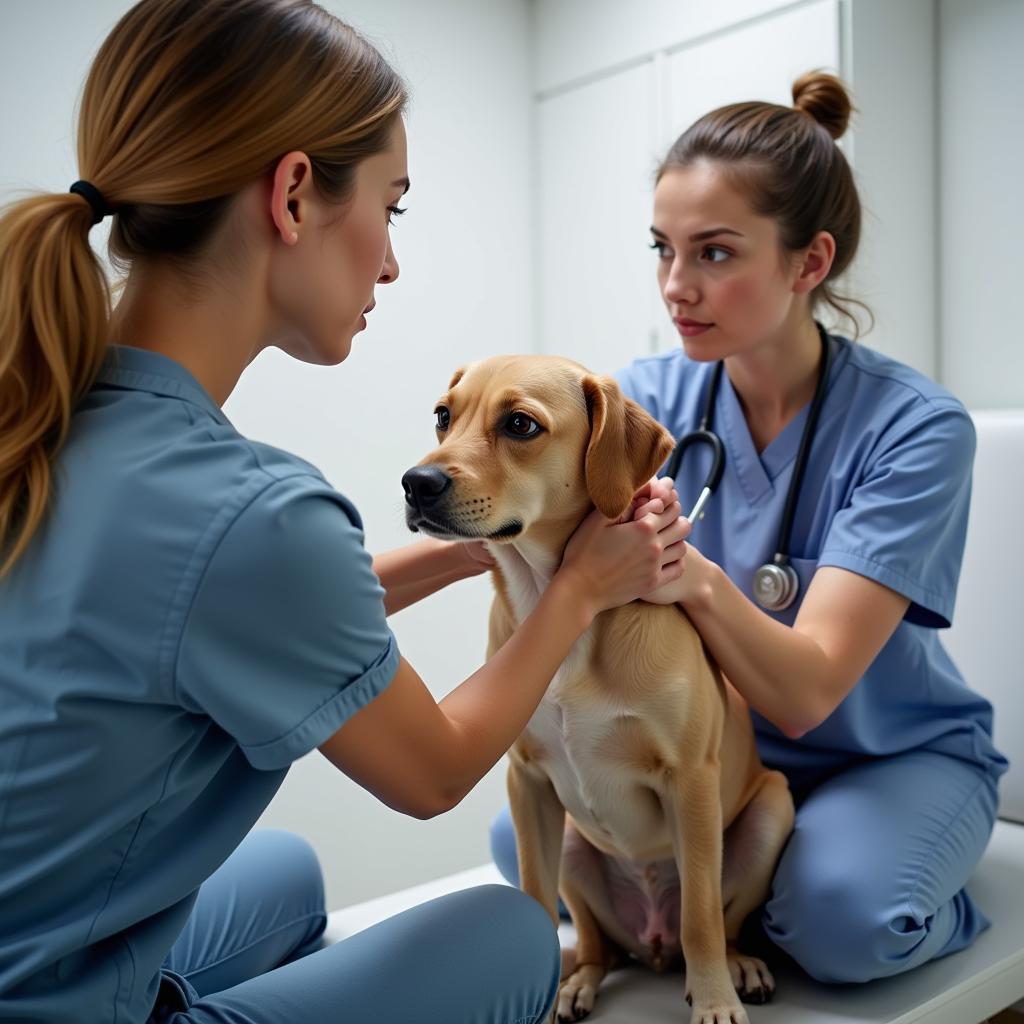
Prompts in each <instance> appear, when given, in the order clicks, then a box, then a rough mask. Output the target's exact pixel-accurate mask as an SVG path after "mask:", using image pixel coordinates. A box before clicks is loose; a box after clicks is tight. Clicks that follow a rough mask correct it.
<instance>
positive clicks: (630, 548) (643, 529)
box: [320, 502, 689, 818]
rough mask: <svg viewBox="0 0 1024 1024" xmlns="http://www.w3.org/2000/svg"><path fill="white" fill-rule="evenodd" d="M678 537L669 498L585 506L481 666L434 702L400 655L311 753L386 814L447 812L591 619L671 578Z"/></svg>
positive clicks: (510, 737) (524, 715)
mask: <svg viewBox="0 0 1024 1024" xmlns="http://www.w3.org/2000/svg"><path fill="white" fill-rule="evenodd" d="M688 532H689V524H688V523H687V522H686V520H685V519H680V518H679V505H678V502H674V503H673V504H672V505H671V506H670V507H669V509H668V510H666V511H664V512H661V513H660V514H659V515H650V516H647V517H645V518H644V519H641V520H638V521H636V522H631V523H622V524H614V523H609V522H608V521H607V520H605V519H604V518H603V517H602V516H600V514H599V513H596V512H595V513H592V514H591V515H590V516H588V518H587V519H585V520H584V522H583V524H582V525H581V526H580V527H579V529H578V530H577V531H576V533H575V534H574V535H573V537H572V539H571V540H570V542H569V545H568V546H567V547H566V550H565V556H564V558H563V560H562V567H561V568H560V569H559V570H558V572H557V573H556V574H555V576H554V578H553V579H552V581H551V584H550V585H549V586H548V588H547V590H546V591H545V592H544V594H543V595H542V596H541V599H540V601H539V602H538V604H537V606H536V607H535V608H534V610H533V611H532V613H531V614H530V615H529V616H528V617H527V618H526V619H525V621H524V622H523V623H522V624H521V625H520V626H519V628H518V629H517V630H516V631H515V633H513V635H512V636H511V637H510V638H509V640H508V641H507V642H506V643H505V645H504V646H503V647H502V648H501V649H500V650H499V651H498V652H497V653H496V654H494V655H493V657H492V658H491V659H490V660H489V661H488V662H487V663H486V664H485V665H483V667H482V668H480V669H478V670H477V671H476V672H474V673H473V675H471V676H470V677H469V678H468V679H467V680H465V682H463V683H461V684H460V685H459V686H457V687H456V688H455V689H454V690H453V691H452V692H451V693H449V694H448V696H446V697H445V698H444V699H443V700H442V701H440V703H438V702H435V700H434V698H433V696H432V695H431V693H430V691H429V690H428V689H427V687H426V686H425V685H424V683H423V681H422V680H421V679H420V677H419V675H417V673H416V671H415V670H414V669H413V668H412V666H410V665H409V664H408V663H407V662H405V661H404V660H403V661H402V663H401V665H400V667H399V669H398V672H397V673H396V674H395V676H394V678H393V679H392V680H391V682H390V683H389V684H388V686H387V688H386V689H385V690H384V691H383V693H381V694H380V695H379V696H377V697H376V698H374V699H373V700H372V701H370V703H369V704H367V705H366V706H365V707H363V708H362V709H361V710H359V711H358V712H357V713H356V714H355V715H353V716H352V718H351V719H349V721H348V722H346V723H345V724H344V725H343V726H342V727H341V728H340V729H339V730H338V731H337V732H336V733H335V734H334V736H332V737H331V739H329V740H328V741H327V742H326V743H325V744H323V745H322V746H321V747H320V750H321V752H322V753H323V754H324V755H325V756H326V757H327V758H328V759H329V760H330V761H332V762H333V763H334V764H335V765H336V766H337V767H338V768H340V769H341V770H342V771H343V772H345V774H346V775H349V776H350V777H351V778H353V779H354V780H355V781H356V782H358V783H359V784H360V785H361V786H363V787H364V788H366V789H368V790H369V791H370V792H372V793H374V794H375V795H376V796H377V797H378V798H379V799H381V800H382V801H384V803H386V804H388V805H389V806H391V807H394V808H395V809H396V810H400V811H403V812H405V813H407V814H412V815H414V816H415V817H419V818H428V817H432V816H434V815H436V814H439V813H441V812H443V811H446V810H448V809H450V808H451V807H454V806H455V805H456V804H457V803H458V802H459V801H460V800H461V799H462V798H463V797H464V796H465V795H466V793H468V792H469V791H470V790H471V789H472V788H473V786H475V785H476V783H477V782H479V781H480V779H481V778H483V776H484V775H485V774H486V773H487V772H488V771H490V769H491V768H492V767H493V766H494V764H495V763H496V762H497V761H498V759H499V758H500V757H501V756H502V754H504V753H505V752H506V751H507V750H508V748H509V747H510V746H511V745H512V744H513V743H514V742H515V740H516V737H517V736H518V735H519V734H520V732H522V730H523V728H524V727H525V726H526V723H527V722H528V721H529V720H530V716H531V715H532V714H533V712H534V711H535V710H536V708H537V705H538V704H539V703H540V700H541V697H542V696H543V695H544V691H545V690H546V689H547V687H548V684H549V683H550V681H551V678H552V676H553V675H554V674H555V672H556V671H557V669H558V666H559V665H560V664H561V663H562V661H563V660H564V659H565V657H566V655H567V654H568V653H569V650H570V649H571V647H572V645H573V644H574V643H575V642H576V640H577V639H578V637H579V636H580V634H581V633H583V631H584V630H585V629H586V628H587V627H588V626H589V624H590V622H591V621H592V620H593V618H594V616H595V615H596V614H597V613H598V612H600V611H602V610H604V609H605V608H612V607H616V606H618V605H620V604H625V603H627V602H628V601H630V600H634V599H636V598H637V597H639V596H641V595H643V594H646V593H648V592H649V591H651V590H653V589H655V587H656V586H660V585H664V584H665V583H667V582H670V581H671V580H672V579H674V578H675V576H676V575H677V574H678V572H679V571H680V569H679V565H678V562H676V561H674V560H675V559H676V558H677V557H678V548H677V547H676V548H675V549H674V551H675V553H671V554H669V553H668V551H669V549H672V548H673V545H677V544H678V542H679V541H680V540H682V538H683V537H685V536H686V534H687V533H688Z"/></svg>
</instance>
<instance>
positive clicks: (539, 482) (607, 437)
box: [402, 356, 673, 541]
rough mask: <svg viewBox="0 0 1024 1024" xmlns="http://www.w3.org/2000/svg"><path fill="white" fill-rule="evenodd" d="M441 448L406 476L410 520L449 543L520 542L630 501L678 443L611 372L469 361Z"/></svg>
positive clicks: (443, 421)
mask: <svg viewBox="0 0 1024 1024" xmlns="http://www.w3.org/2000/svg"><path fill="white" fill-rule="evenodd" d="M434 413H435V415H436V417H437V423H436V431H437V439H438V441H439V445H438V447H437V448H436V449H435V450H434V451H433V452H431V453H430V454H429V455H428V456H427V457H426V458H425V459H423V460H422V461H421V462H420V463H419V465H417V466H415V467H413V468H412V469H410V470H409V471H408V472H407V473H406V474H405V476H404V477H403V478H402V485H403V487H404V488H405V499H406V521H407V523H408V525H409V527H410V528H411V529H413V530H422V531H423V532H424V533H429V534H431V535H432V536H435V537H441V538H444V539H463V540H469V539H486V540H492V541H509V540H513V539H515V538H517V537H520V536H523V535H525V534H527V533H529V532H530V531H532V530H537V529H543V528H545V527H551V526H555V525H558V526H562V527H564V526H566V525H571V526H574V525H575V524H576V523H578V522H579V520H580V519H582V518H583V516H584V515H585V514H586V513H587V511H588V510H589V508H590V506H591V505H595V506H596V507H597V508H598V509H600V511H601V512H602V514H604V515H605V516H607V517H608V518H610V519H613V518H616V517H618V516H619V515H621V514H622V513H623V512H624V511H625V510H626V508H627V507H628V506H629V502H630V499H631V498H632V496H633V494H634V492H635V491H636V489H637V488H638V487H639V486H640V485H641V484H643V483H644V482H645V481H646V480H648V479H650V477H651V475H652V474H653V473H654V471H655V470H656V469H657V468H658V467H659V466H660V465H661V464H662V462H664V460H665V459H666V458H667V456H668V454H669V452H671V450H672V446H673V440H672V435H671V434H669V432H668V431H667V430H665V429H664V428H663V427H662V426H660V425H659V424H658V423H657V422H656V421H655V420H654V419H653V418H652V417H651V416H649V415H648V414H647V413H646V412H645V411H644V410H643V409H642V408H641V407H640V406H639V405H637V404H636V403H635V402H632V401H630V400H629V399H627V398H625V397H624V396H623V394H622V392H621V390H620V389H619V386H618V384H617V383H616V382H615V380H614V379H613V378H611V377H598V376H595V375H593V374H591V373H588V372H587V370H586V369H585V368H584V367H582V366H580V365H579V364H578V363H573V362H571V361H569V360H567V359H560V358H557V357H555V356H496V357H494V358H492V359H485V360H483V361H481V362H478V363H472V364H470V365H469V366H466V367H463V368H462V369H460V370H458V371H457V372H456V373H455V376H454V377H452V380H451V383H450V384H449V385H448V390H447V391H446V392H445V394H444V395H442V396H441V398H440V399H439V400H438V402H437V404H436V406H435V409H434Z"/></svg>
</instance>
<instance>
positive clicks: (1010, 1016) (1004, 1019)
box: [988, 1010, 1024, 1024]
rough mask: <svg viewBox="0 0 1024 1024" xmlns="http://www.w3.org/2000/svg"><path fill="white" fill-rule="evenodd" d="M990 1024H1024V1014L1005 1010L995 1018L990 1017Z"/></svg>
mask: <svg viewBox="0 0 1024 1024" xmlns="http://www.w3.org/2000/svg"><path fill="white" fill-rule="evenodd" d="M988 1024H1024V1013H1018V1012H1017V1011H1016V1010H1003V1012H1002V1013H997V1014H996V1015H995V1016H994V1017H989V1019H988Z"/></svg>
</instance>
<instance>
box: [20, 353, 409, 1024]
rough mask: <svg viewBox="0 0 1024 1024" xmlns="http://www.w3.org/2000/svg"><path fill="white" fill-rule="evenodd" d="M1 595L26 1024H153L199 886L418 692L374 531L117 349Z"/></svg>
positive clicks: (176, 370)
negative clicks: (298, 773) (273, 805)
mask: <svg viewBox="0 0 1024 1024" xmlns="http://www.w3.org/2000/svg"><path fill="white" fill-rule="evenodd" d="M54 481H55V494H54V501H53V504H52V507H51V510H50V512H49V514H48V516H47V518H46V520H45V521H44V525H43V526H42V528H41V529H40V530H39V532H38V533H37V534H36V535H35V536H34V537H33V539H32V542H31V544H30V546H29V548H28V549H27V551H26V553H25V554H24V555H23V556H22V558H21V559H20V560H19V561H18V562H17V563H16V564H15V566H14V569H13V570H12V571H11V572H10V573H9V574H8V575H7V576H6V577H4V578H2V579H0V622H2V629H0V1020H19V1021H27V1020H32V1021H53V1022H58V1021H59V1022H66V1021H71V1020H89V1021H110V1022H114V1021H116V1022H117V1024H128V1022H139V1021H144V1020H145V1019H146V1017H147V1016H148V1014H149V1011H150V1008H151V1007H152V1005H153V1003H154V1001H155V998H156V994H157V988H158V983H159V977H160V966H161V963H162V961H163V959H164V957H165V956H166V954H167V952H168V950H169V949H170V947H171V945H172V944H173V942H174V940H175V939H176V938H177V936H178V934H179V932H180V930H181V928H182V926H183V925H184V922H185V920H186V918H187V916H188V914H189V912H190V910H191V908H192V905H193V902H194V900H195V895H196V890H197V889H198V887H199V885H200V884H201V883H202V882H203V881H204V880H205V879H206V878H207V877H209V875H210V874H212V872H213V871H214V870H215V869H216V868H217V867H218V866H219V865H220V864H221V863H223V861H224V860H225V859H226V858H227V856H228V855H229V854H230V853H231V851H232V850H233V849H234V848H235V847H236V846H237V845H238V843H239V842H240V841H241V840H242V838H243V837H244V836H245V835H246V833H247V832H248V831H249V829H250V828H251V827H252V825H253V823H254V822H255V821H256V819H257V818H258V817H259V815H260V813H261V812H262V811H263V809H264V808H265V807H266V805H267V804H268V803H269V802H270V799H271V797H272V796H273V795H274V793H275V791H276V790H277V788H278V787H279V786H280V784H281V782H282V780H283V779H284V776H285V774H286V772H287V769H288V766H289V765H290V764H291V762H292V761H294V760H295V759H296V758H298V757H301V756H302V755H303V754H306V753H307V752H309V751H311V750H313V749H314V748H315V747H317V746H319V745H320V744H321V743H323V742H324V741H325V740H326V739H327V738H328V737H329V736H331V735H332V734H333V733H334V732H335V731H336V730H337V729H338V727H339V726H340V725H342V723H344V722H345V720H346V719H348V718H349V717H350V716H351V715H352V714H353V713H354V712H355V711H357V710H358V709H359V708H360V707H362V706H363V705H365V704H366V703H368V702H369V701H370V700H371V699H372V698H373V697H375V696H376V695H377V694H378V693H380V691H381V690H382V689H383V688H384V687H385V686H386V685H387V683H388V682H389V681H390V679H391V678H392V676H393V675H394V672H395V670H396V668H397V666H398V658H399V655H398V649H397V646H396V644H395V641H394V638H393V637H392V634H391V632H390V630H389V629H388V626H387V624H386V622H385V617H384V606H383V590H382V588H381V586H380V583H379V581H378V579H377V577H376V575H375V574H374V572H373V568H372V564H371V559H370V556H369V555H368V554H367V552H366V550H365V549H364V547H363V533H362V524H361V521H360V518H359V515H358V514H357V512H356V510H355V509H354V508H353V506H352V505H351V504H350V503H349V502H348V501H347V500H346V499H345V498H344V497H342V495H340V494H339V493H338V492H337V491H335V490H334V489H333V488H332V487H331V486H330V485H329V484H328V483H327V481H326V480H325V479H324V477H323V476H322V475H321V474H320V472H319V471H318V470H317V469H315V468H314V467H313V466H311V465H309V464H308V463H306V462H304V461H302V460H301V459H298V458H296V457H295V456H293V455H289V454H287V453H286V452H282V451H278V450H277V449H274V448H271V447H268V446H267V445H263V444H256V443H254V442H252V441H248V440H246V439H245V438H243V437H241V436H240V435H239V434H238V432H237V431H236V430H235V429H234V428H233V427H232V426H231V424H230V423H229V422H228V420H227V418H226V417H225V416H224V414H223V412H222V411H221V410H220V408H219V407H218V406H217V405H216V403H215V402H214V401H213V400H212V399H211V398H210V396H209V395H208V394H207V393H206V392H205V391H204V390H203V389H202V387H201V386H200V385H199V384H198V382H197V381H196V380H195V378H194V377H192V376H191V374H189V373H188V372H187V371H186V370H185V369H184V368H183V367H182V366H181V365H180V364H178V363H177V362H175V361H174V360H171V359H169V358H166V357H164V356H161V355H157V354H155V353H152V352H146V351H143V350H141V349H134V348H125V347H115V348H113V349H112V350H111V352H110V353H109V355H108V358H107V361H106V363H105V365H104V368H103V370H102V372H101V373H100V376H99V380H98V381H97V383H96V385H95V386H94V387H93V388H92V390H91V391H90V392H89V393H88V394H87V395H86V397H85V398H84V399H83V400H82V402H81V403H80V404H79V406H78V408H77V409H76V411H75V414H74V416H73V419H72V425H71V432H70V436H69V438H68V441H67V444H66V446H65V447H64V448H63V450H62V451H61V453H60V456H59V459H58V461H57V464H56V471H55V475H54Z"/></svg>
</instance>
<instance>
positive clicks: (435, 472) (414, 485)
mask: <svg viewBox="0 0 1024 1024" xmlns="http://www.w3.org/2000/svg"><path fill="white" fill-rule="evenodd" d="M451 482H452V478H451V477H450V476H449V475H448V474H447V473H446V472H445V471H444V470H443V469H441V467H440V466H413V468H412V469H410V470H409V471H408V472H407V473H406V474H405V476H403V477H402V486H403V487H404V488H405V500H406V502H407V503H408V504H409V505H412V506H413V507H418V508H430V506H431V505H434V504H436V503H437V500H438V499H439V498H440V497H441V495H442V494H444V492H445V491H446V490H448V487H449V485H450V484H451Z"/></svg>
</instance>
